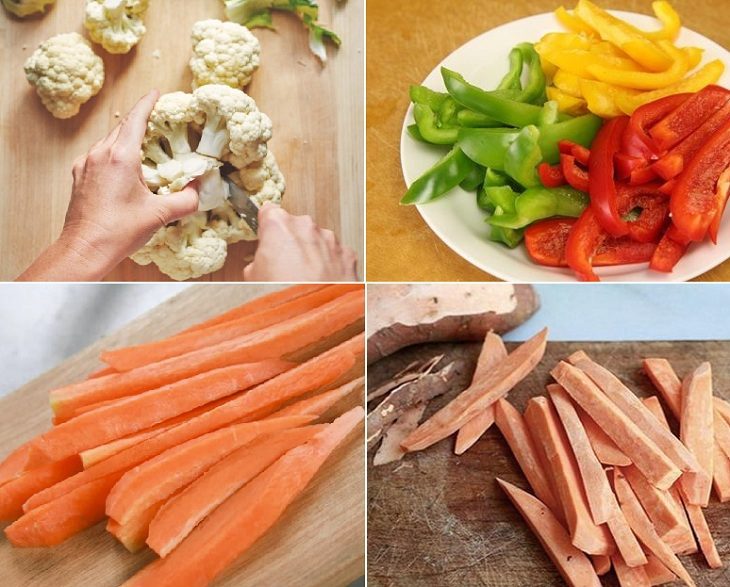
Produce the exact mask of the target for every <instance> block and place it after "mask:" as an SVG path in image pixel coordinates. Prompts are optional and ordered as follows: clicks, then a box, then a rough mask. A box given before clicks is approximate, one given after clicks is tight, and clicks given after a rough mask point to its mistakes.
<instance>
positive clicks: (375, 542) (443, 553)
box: [368, 341, 730, 587]
mask: <svg viewBox="0 0 730 587" xmlns="http://www.w3.org/2000/svg"><path fill="white" fill-rule="evenodd" d="M507 346H508V348H509V349H512V348H514V345H511V344H508V345H507ZM578 349H583V350H585V351H586V352H587V353H588V354H589V355H591V357H593V358H594V359H596V360H597V361H599V362H600V363H602V364H604V365H605V366H606V367H608V368H610V369H611V370H612V371H613V372H614V373H615V374H616V375H618V376H619V377H620V378H621V379H622V380H623V381H624V382H626V383H627V384H628V385H629V387H631V389H633V390H634V391H635V392H637V394H638V395H641V396H645V395H649V394H653V393H655V392H654V390H653V387H652V385H651V383H650V382H649V380H648V379H647V377H646V376H645V375H644V374H643V373H641V372H640V366H641V359H642V358H643V357H649V356H658V357H666V358H667V359H669V360H670V361H671V362H672V364H673V365H674V367H675V369H676V370H677V372H678V373H679V375H680V376H684V375H685V374H686V373H688V372H689V371H690V370H691V369H693V368H694V367H696V366H697V365H698V364H699V363H700V362H701V361H704V360H709V361H711V363H712V367H713V376H714V383H715V393H716V394H717V395H720V396H724V397H725V398H727V399H730V373H729V372H728V367H729V366H730V342H709V341H708V342H631V343H613V342H612V343H590V342H581V343H569V342H555V343H548V347H547V352H546V354H545V358H544V359H543V360H542V362H541V363H540V365H539V366H538V368H537V369H536V370H535V371H534V372H533V373H532V374H531V375H530V376H529V377H528V378H527V379H525V380H524V381H523V382H522V383H521V384H520V385H519V386H518V387H517V388H516V389H515V390H514V391H513V392H511V393H510V396H509V397H510V400H511V401H512V402H513V403H514V404H515V405H516V406H517V407H518V408H519V409H520V410H522V409H524V406H525V403H526V401H527V400H528V399H529V398H530V397H532V396H533V395H538V394H541V393H543V392H544V386H545V384H546V383H547V382H548V380H549V375H548V372H549V370H550V369H551V368H552V367H553V366H554V365H555V363H556V362H557V361H559V360H560V359H564V358H565V357H567V356H568V355H569V354H570V353H572V352H573V351H575V350H578ZM478 352H479V345H478V344H461V345H447V344H432V345H423V346H421V347H413V348H411V349H406V350H403V351H401V352H400V353H398V354H397V355H393V356H392V357H390V358H386V359H384V360H382V361H380V362H378V363H376V364H374V365H372V366H371V367H370V368H369V369H368V387H369V388H372V387H373V386H375V385H378V384H379V383H380V382H382V381H384V380H386V379H387V378H388V377H389V376H390V375H392V374H393V373H395V372H397V371H398V370H399V369H401V368H403V367H405V365H407V364H408V363H410V362H411V361H413V360H415V359H426V358H428V357H431V356H435V355H437V354H441V353H446V357H445V358H444V361H447V362H448V361H449V360H463V361H466V368H463V369H461V370H460V376H459V380H458V381H457V382H456V383H455V384H458V385H462V386H466V385H467V384H468V382H469V380H470V378H471V372H472V371H473V366H474V363H475V361H476V357H477V354H478ZM443 364H445V363H443ZM449 397H452V396H449ZM447 399H448V398H443V399H442V400H440V401H438V402H432V403H433V405H430V406H429V412H427V415H428V414H429V413H432V412H433V411H434V410H435V409H437V408H438V407H441V406H442V405H443V404H444V403H445V402H446V400H447ZM665 409H666V406H665ZM453 446H454V439H453V437H452V438H448V439H445V440H442V441H441V442H439V443H438V444H436V445H434V446H432V447H430V448H428V449H426V450H424V451H421V452H418V453H415V454H411V455H407V456H406V457H405V458H404V459H403V461H401V462H399V463H392V464H390V465H384V466H380V467H373V466H372V454H370V455H369V459H368V584H369V585H371V586H373V587H410V586H414V587H415V586H418V587H430V586H433V587H472V586H473V587H476V586H481V587H525V586H526V585H530V586H532V585H535V586H538V585H539V586H540V587H558V586H561V585H564V583H563V581H562V579H561V578H560V575H559V574H558V573H557V571H556V570H555V568H554V567H553V564H552V563H551V562H550V559H549V558H548V557H547V555H546V554H545V552H544V551H543V550H542V548H541V547H540V544H539V542H538V541H537V539H536V538H535V537H534V536H533V534H532V533H531V531H530V530H529V528H528V527H527V525H526V524H525V523H524V521H523V520H522V518H521V517H520V516H519V514H518V513H517V511H516V510H515V509H514V508H513V507H512V505H511V503H509V501H508V500H507V498H506V497H505V495H504V494H503V492H502V491H501V490H500V489H499V488H498V486H497V483H496V482H495V481H494V478H495V477H496V476H499V477H500V478H503V479H506V480H507V481H510V482H511V483H515V484H517V485H519V486H520V487H522V488H524V489H528V485H527V482H526V481H525V479H524V477H523V476H522V473H521V472H520V470H519V467H518V465H517V462H516V461H515V460H514V458H513V457H512V454H511V453H510V451H509V448H508V447H507V444H506V442H505V441H504V439H503V438H502V436H501V434H500V433H499V431H498V430H497V429H496V427H492V429H490V430H489V431H488V432H487V433H486V434H485V435H484V436H483V437H482V438H481V439H480V440H479V441H478V442H477V443H476V444H475V445H474V446H473V447H472V448H471V449H470V450H468V451H467V452H466V453H464V454H463V455H461V456H456V455H455V454H454V453H453ZM705 513H706V516H707V521H708V524H709V526H710V529H711V530H712V533H713V535H714V537H715V540H716V542H717V548H718V551H719V552H720V556H721V557H722V559H723V561H724V562H725V564H726V567H725V568H724V569H719V570H714V571H713V570H711V569H709V568H708V567H707V565H706V563H705V561H704V559H703V558H702V555H701V554H698V555H692V556H685V557H682V562H683V563H684V564H685V565H686V567H687V569H688V571H689V573H690V574H691V575H692V577H693V578H694V579H695V581H696V582H697V585H698V586H700V587H721V586H726V585H730V568H728V566H727V565H730V523H728V521H729V520H730V504H725V505H721V504H719V503H717V502H716V500H715V498H714V496H713V502H712V503H711V505H710V507H709V508H707V509H706V510H705ZM603 584H604V585H606V586H609V587H617V585H618V583H617V582H616V580H615V578H614V576H613V575H610V576H607V577H605V578H603ZM672 585H679V583H677V584H672Z"/></svg>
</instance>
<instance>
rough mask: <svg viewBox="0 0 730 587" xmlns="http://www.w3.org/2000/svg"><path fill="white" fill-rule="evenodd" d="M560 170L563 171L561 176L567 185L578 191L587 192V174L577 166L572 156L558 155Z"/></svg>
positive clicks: (588, 185)
mask: <svg viewBox="0 0 730 587" xmlns="http://www.w3.org/2000/svg"><path fill="white" fill-rule="evenodd" d="M560 168H561V169H562V170H563V176H564V177H565V181H567V182H568V184H569V185H570V186H571V187H573V188H575V189H576V190H580V191H582V192H587V191H588V189H589V187H590V184H589V182H588V172H587V171H586V170H585V169H584V168H583V167H581V166H580V165H578V163H577V161H576V158H575V157H574V156H573V155H565V154H561V155H560Z"/></svg>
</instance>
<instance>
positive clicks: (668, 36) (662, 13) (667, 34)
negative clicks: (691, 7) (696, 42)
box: [639, 0, 682, 41]
mask: <svg viewBox="0 0 730 587" xmlns="http://www.w3.org/2000/svg"><path fill="white" fill-rule="evenodd" d="M651 8H652V10H653V11H654V15H655V16H656V17H657V18H658V19H659V21H660V22H661V23H662V28H660V29H659V30H658V31H642V30H639V32H640V33H641V34H642V35H644V36H645V37H646V38H647V39H652V40H653V41H661V40H667V41H674V40H675V39H676V38H677V36H678V35H679V29H681V28H682V21H681V20H680V19H679V14H677V11H676V10H674V8H672V5H671V4H670V3H669V2H667V1H666V0H656V1H655V2H652V3H651Z"/></svg>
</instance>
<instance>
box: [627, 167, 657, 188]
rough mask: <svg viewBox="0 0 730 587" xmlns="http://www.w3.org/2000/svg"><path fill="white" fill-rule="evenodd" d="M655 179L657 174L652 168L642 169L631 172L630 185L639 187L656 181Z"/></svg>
mask: <svg viewBox="0 0 730 587" xmlns="http://www.w3.org/2000/svg"><path fill="white" fill-rule="evenodd" d="M655 179H656V173H654V170H653V169H652V168H651V167H640V168H638V169H634V170H633V171H632V172H631V175H630V176H629V183H630V184H631V185H637V186H638V185H644V184H645V183H649V182H650V181H654V180H655Z"/></svg>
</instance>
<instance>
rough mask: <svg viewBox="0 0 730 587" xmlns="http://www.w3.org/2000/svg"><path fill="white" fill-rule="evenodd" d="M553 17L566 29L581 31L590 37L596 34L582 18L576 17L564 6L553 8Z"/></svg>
mask: <svg viewBox="0 0 730 587" xmlns="http://www.w3.org/2000/svg"><path fill="white" fill-rule="evenodd" d="M555 18H557V19H558V21H560V24H562V25H563V26H564V27H565V28H566V29H568V30H569V31H572V32H574V33H583V34H584V35H589V36H592V37H595V36H597V33H596V31H595V30H593V29H592V28H591V27H589V26H588V25H587V24H586V23H585V22H584V21H583V20H581V19H580V18H578V17H577V16H576V15H575V14H573V13H571V12H568V11H567V10H566V9H565V7H563V6H560V7H558V8H556V9H555Z"/></svg>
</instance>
